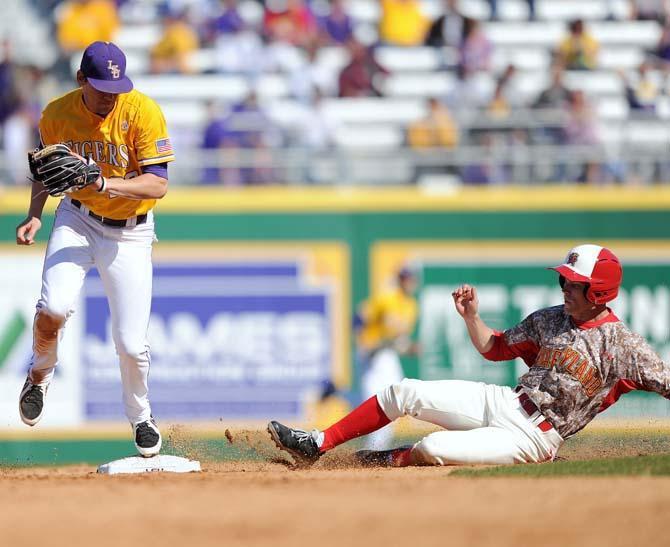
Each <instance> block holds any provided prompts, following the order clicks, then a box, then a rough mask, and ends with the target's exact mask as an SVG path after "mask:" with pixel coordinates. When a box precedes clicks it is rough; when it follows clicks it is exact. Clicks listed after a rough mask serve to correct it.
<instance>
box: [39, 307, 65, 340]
mask: <svg viewBox="0 0 670 547" xmlns="http://www.w3.org/2000/svg"><path fill="white" fill-rule="evenodd" d="M65 319H66V316H65V314H61V313H58V312H56V311H51V310H45V309H41V310H39V311H38V312H37V315H36V316H35V331H36V332H37V333H39V334H41V335H42V336H46V337H53V338H55V337H56V336H57V335H58V331H59V329H61V328H62V326H63V325H64V324H65Z"/></svg>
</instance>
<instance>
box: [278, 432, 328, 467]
mask: <svg viewBox="0 0 670 547" xmlns="http://www.w3.org/2000/svg"><path fill="white" fill-rule="evenodd" d="M268 433H269V434H270V436H271V437H272V440H273V441H274V442H275V444H276V445H277V448H279V449H280V450H285V451H286V452H288V453H289V454H291V456H293V458H294V459H295V461H296V463H297V464H299V465H305V466H307V465H312V464H314V463H316V461H317V460H318V459H319V458H320V457H321V452H319V447H318V445H317V444H316V436H317V433H318V432H317V431H316V429H315V430H314V431H312V432H311V433H308V432H307V431H303V430H302V429H292V428H290V427H286V426H285V425H282V424H280V423H279V422H275V421H272V422H270V423H269V424H268Z"/></svg>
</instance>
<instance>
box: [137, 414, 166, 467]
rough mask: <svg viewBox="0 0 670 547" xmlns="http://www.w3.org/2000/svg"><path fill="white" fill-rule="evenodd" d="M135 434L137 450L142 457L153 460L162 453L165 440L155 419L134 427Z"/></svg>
mask: <svg viewBox="0 0 670 547" xmlns="http://www.w3.org/2000/svg"><path fill="white" fill-rule="evenodd" d="M133 434H134V435H135V448H137V451H138V452H139V454H140V456H144V457H145V458H151V456H155V455H156V454H158V453H159V452H160V451H161V445H162V444H163V440H162V439H161V432H160V431H158V426H156V422H155V421H154V419H153V418H151V419H149V420H147V421H145V422H140V423H139V424H135V425H133Z"/></svg>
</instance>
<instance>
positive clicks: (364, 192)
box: [0, 186, 670, 214]
mask: <svg viewBox="0 0 670 547" xmlns="http://www.w3.org/2000/svg"><path fill="white" fill-rule="evenodd" d="M29 200H30V188H29V187H28V186H26V187H24V188H12V189H4V190H3V189H0V214H2V213H14V214H16V213H18V214H21V213H25V212H26V210H27V208H28V202H29ZM56 204H57V200H56V199H49V201H48V202H47V208H46V210H47V211H49V210H53V208H54V207H55V205H56ZM158 208H159V210H160V211H165V212H170V213H192V212H198V213H218V212H221V213H233V212H277V213H281V212H327V211H331V212H348V211H353V212H361V211H370V212H375V211H580V210H602V211H605V210H608V211H609V210H666V209H667V210H670V187H644V188H639V187H638V188H635V187H570V186H555V187H548V186H543V187H520V186H510V187H506V188H462V189H457V190H454V191H450V192H447V191H444V192H437V191H426V190H421V189H419V188H360V187H359V188H314V187H300V186H290V187H276V188H257V187H254V188H241V189H235V190H229V189H223V188H218V187H215V188H213V187H197V188H186V187H171V188H170V190H169V192H168V194H167V196H166V197H165V198H164V199H162V200H161V201H160V202H159V204H158Z"/></svg>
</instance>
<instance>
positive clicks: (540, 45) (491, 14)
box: [0, 0, 670, 188]
mask: <svg viewBox="0 0 670 547" xmlns="http://www.w3.org/2000/svg"><path fill="white" fill-rule="evenodd" d="M669 4H670V2H668V1H667V0H467V1H465V0H461V1H460V2H459V1H457V0H422V1H419V0H331V1H327V0H265V1H257V0H239V1H238V0H167V1H164V0H117V1H116V2H115V1H113V0H65V1H54V0H5V1H4V2H3V11H4V13H3V17H2V20H1V21H0V142H1V145H2V146H1V150H2V155H1V156H0V185H24V184H27V180H26V173H25V168H26V161H25V157H26V156H25V153H26V151H27V150H28V149H30V148H32V147H34V145H35V143H36V142H37V137H36V127H37V123H38V120H39V115H40V112H41V109H42V108H43V107H44V106H45V104H46V103H47V102H48V101H49V100H50V99H52V98H54V97H55V96H57V95H58V94H60V93H62V92H65V91H67V90H69V89H71V88H73V87H74V86H75V85H76V84H75V81H74V73H75V72H76V69H77V68H78V64H79V62H80V57H81V51H82V50H83V49H84V48H85V47H86V46H87V45H88V44H89V43H90V42H92V41H94V40H108V41H114V42H115V43H117V44H118V45H119V46H120V47H121V48H122V49H123V50H124V51H125V52H126V55H127V57H128V75H129V76H130V77H131V78H132V79H133V81H134V82H135V86H136V88H137V89H139V90H140V91H142V92H144V93H146V94H148V95H149V96H151V97H152V98H154V99H156V100H157V101H158V102H159V104H161V106H162V108H163V111H164V113H165V116H166V118H167V121H168V125H169V128H170V136H171V138H172V141H173V144H174V147H175V150H176V153H177V157H178V161H177V162H176V163H175V164H174V167H172V166H171V167H170V169H171V171H170V179H171V181H172V182H173V183H175V184H185V185H186V184H191V185H195V184H209V185H224V186H229V187H238V186H243V185H270V184H320V185H323V184H328V185H332V184H338V185H339V184H342V185H347V184H368V185H370V184H372V185H374V184H377V185H407V184H418V185H426V186H430V187H432V186H435V187H438V188H442V187H444V188H451V187H457V186H460V185H505V184H513V183H514V184H550V183H561V184H567V183H570V184H658V183H663V182H668V181H670V158H669V157H668V153H667V152H668V145H669V144H670V126H669V125H668V123H667V118H668V117H670V80H669V78H668V74H669V73H670V71H669V68H670V20H669V19H668V17H667V16H668V13H669V9H670V6H669Z"/></svg>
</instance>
